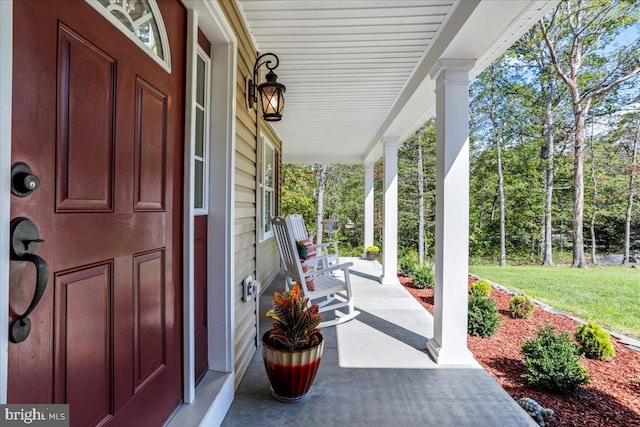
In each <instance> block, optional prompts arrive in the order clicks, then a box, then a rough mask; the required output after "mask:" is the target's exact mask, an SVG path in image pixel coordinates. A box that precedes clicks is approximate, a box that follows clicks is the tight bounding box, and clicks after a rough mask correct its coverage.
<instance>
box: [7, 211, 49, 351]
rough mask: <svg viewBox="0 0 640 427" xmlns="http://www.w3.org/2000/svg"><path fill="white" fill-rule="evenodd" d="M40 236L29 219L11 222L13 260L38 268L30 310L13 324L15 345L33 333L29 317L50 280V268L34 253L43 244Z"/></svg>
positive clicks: (12, 334) (12, 336) (12, 331)
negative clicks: (29, 263) (39, 244)
mask: <svg viewBox="0 0 640 427" xmlns="http://www.w3.org/2000/svg"><path fill="white" fill-rule="evenodd" d="M42 241H43V240H42V239H40V236H39V235H38V229H37V228H36V226H35V225H34V224H33V223H32V222H31V221H30V220H29V219H27V218H15V219H14V220H12V221H11V260H13V261H27V262H31V263H33V265H35V267H36V290H35V292H34V294H33V299H32V300H31V304H29V308H27V311H25V312H24V313H23V314H22V315H20V316H18V318H17V319H15V320H14V321H13V322H12V323H11V330H10V337H11V340H12V341H13V342H15V343H19V342H22V341H24V340H25V339H27V337H28V336H29V333H30V332H31V319H29V317H28V316H29V315H30V314H31V312H32V311H33V310H34V309H35V308H36V307H37V305H38V303H39V302H40V299H41V298H42V295H44V291H45V290H46V289H47V281H48V280H49V266H48V265H47V262H46V261H45V260H44V259H43V258H42V257H40V256H38V255H36V254H35V253H34V252H35V251H36V249H37V247H38V243H40V242H42Z"/></svg>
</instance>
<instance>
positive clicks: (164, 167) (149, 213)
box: [8, 0, 185, 426]
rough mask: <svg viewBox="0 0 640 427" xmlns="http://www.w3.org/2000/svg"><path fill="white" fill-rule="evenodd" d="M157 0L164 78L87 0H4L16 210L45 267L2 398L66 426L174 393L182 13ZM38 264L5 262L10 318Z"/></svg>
mask: <svg viewBox="0 0 640 427" xmlns="http://www.w3.org/2000/svg"><path fill="white" fill-rule="evenodd" d="M136 3H137V2H136V1H133V0H132V1H131V2H130V3H129V2H127V4H128V5H129V4H130V5H135V4H136ZM158 3H159V7H160V11H161V13H162V16H163V18H164V23H165V25H166V28H167V32H168V39H169V45H170V49H171V50H170V52H171V58H172V60H173V61H172V71H171V73H168V72H167V71H165V70H164V69H163V68H162V67H161V66H160V65H158V64H157V63H156V62H155V61H154V60H153V59H151V57H149V56H148V55H147V54H146V53H145V52H143V51H142V50H141V48H140V47H138V46H136V45H135V44H134V43H133V42H131V40H129V39H128V38H127V37H126V36H125V35H123V34H122V33H121V32H120V30H118V29H117V28H116V27H114V25H113V24H111V23H110V22H108V21H107V20H106V19H105V18H104V17H102V16H101V15H100V14H99V13H97V12H96V11H95V10H94V9H93V8H92V7H91V6H89V5H87V4H86V3H85V2H84V1H73V2H71V1H68V0H58V1H54V0H47V1H16V2H14V63H13V67H14V68H13V138H12V161H13V162H25V163H27V164H28V165H29V166H30V167H31V169H32V171H33V173H34V174H35V175H37V176H38V177H39V179H40V182H41V185H40V188H38V189H37V190H36V191H35V192H33V193H32V194H31V195H29V196H27V197H24V198H21V197H17V196H13V195H12V202H11V217H12V218H17V217H25V218H29V219H30V220H31V221H32V222H33V223H34V224H35V225H36V227H37V228H38V230H39V234H40V237H41V238H42V239H44V242H42V243H40V244H39V247H38V248H37V255H39V256H40V257H42V258H43V259H44V260H45V261H46V262H47V263H48V267H49V277H48V286H47V288H46V291H45V293H44V296H43V297H42V299H41V301H40V303H39V305H38V306H37V307H36V308H35V310H34V311H33V312H32V314H31V315H30V316H29V318H30V319H31V333H30V335H29V337H28V338H27V339H26V340H24V341H23V342H20V343H10V345H9V378H8V380H9V402H10V403H49V402H53V403H68V404H70V411H71V424H72V425H73V426H89V425H104V424H110V425H127V426H147V425H148V426H157V425H160V424H161V423H162V422H163V421H164V420H165V419H166V418H167V417H168V416H169V414H170V413H171V411H172V410H173V409H174V408H175V407H176V405H177V404H178V403H179V402H180V400H181V396H182V393H181V383H182V379H181V373H182V360H181V348H182V345H181V319H182V314H181V298H180V297H181V292H180V289H181V279H180V277H181V261H180V260H181V247H180V243H181V201H182V167H181V164H182V153H183V111H184V103H183V93H184V59H183V58H184V45H185V41H184V33H185V11H184V9H183V7H182V6H181V4H180V3H179V2H178V1H177V0H171V1H161V2H158ZM34 271H35V268H34V266H33V264H31V263H28V262H22V261H12V262H11V278H10V315H11V319H10V321H13V320H14V319H15V318H16V317H17V316H19V315H20V314H22V313H23V312H24V311H25V310H26V308H27V307H28V306H29V303H30V301H31V299H32V297H33V293H34V282H35V273H34Z"/></svg>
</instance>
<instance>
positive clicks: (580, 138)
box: [571, 103, 587, 268]
mask: <svg viewBox="0 0 640 427" xmlns="http://www.w3.org/2000/svg"><path fill="white" fill-rule="evenodd" d="M586 113H587V111H586V109H580V106H579V104H577V103H574V114H575V124H576V136H575V143H574V156H575V158H574V159H573V186H574V188H573V262H572V263H571V267H576V268H586V267H587V262H586V260H585V258H584V233H583V225H584V118H585V115H586Z"/></svg>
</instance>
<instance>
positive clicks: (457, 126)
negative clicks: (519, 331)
mask: <svg viewBox="0 0 640 427" xmlns="http://www.w3.org/2000/svg"><path fill="white" fill-rule="evenodd" d="M473 65H474V61H469V60H446V59H441V60H440V61H439V63H438V64H436V67H435V68H434V70H433V71H432V72H431V77H432V78H434V79H435V80H436V89H435V92H436V254H435V282H436V283H435V301H434V303H435V304H434V313H435V316H434V336H433V338H432V339H431V340H429V345H428V347H427V348H428V350H429V352H430V353H431V355H432V356H433V357H434V358H435V360H436V362H437V363H438V364H445V365H468V364H474V363H475V360H474V359H473V356H472V355H471V352H470V351H469V349H468V348H467V297H468V295H467V275H468V270H469V266H468V264H469V70H471V68H472V67H473Z"/></svg>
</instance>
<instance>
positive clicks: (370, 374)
mask: <svg viewBox="0 0 640 427" xmlns="http://www.w3.org/2000/svg"><path fill="white" fill-rule="evenodd" d="M342 261H343V262H345V261H350V262H353V263H354V266H353V267H352V269H351V280H352V288H353V292H354V300H355V306H356V309H357V310H359V311H360V313H361V314H360V315H359V316H357V317H356V318H355V319H353V320H351V321H349V322H346V323H344V324H341V325H338V326H334V327H329V328H324V329H323V330H322V333H323V336H324V339H325V346H324V352H323V356H322V362H321V364H320V369H319V371H318V374H317V376H316V380H315V382H314V385H313V387H312V389H311V398H310V399H309V400H307V401H306V402H302V403H297V404H286V403H279V402H277V401H276V400H274V399H273V398H272V397H271V392H270V390H269V380H268V379H267V375H266V372H265V369H264V365H263V362H262V354H261V351H262V350H261V348H258V350H257V351H256V354H255V355H254V357H253V359H252V360H251V363H250V365H249V367H248V369H247V372H246V374H245V376H244V378H243V379H242V382H241V383H240V386H239V388H238V390H237V391H236V394H235V400H234V401H233V404H232V405H231V408H230V409H229V412H228V413H227V416H226V418H225V419H224V421H223V423H222V425H223V426H261V427H267V426H299V425H307V426H370V427H372V426H403V427H404V426H452V427H454V426H455V427H463V426H474V427H478V426H500V427H507V426H508V427H516V426H537V424H536V423H535V422H533V420H532V419H531V417H529V415H527V414H526V412H525V411H524V410H522V409H521V408H520V406H519V405H518V404H517V403H516V401H515V400H513V399H512V398H511V397H510V396H509V395H508V394H507V393H506V392H505V391H504V390H503V389H502V388H501V387H500V386H499V385H498V384H497V383H496V382H495V381H494V380H493V379H492V378H491V376H490V375H489V374H488V373H487V372H486V371H485V370H484V369H482V368H481V367H480V366H479V365H477V366H474V367H468V368H454V367H446V366H439V365H436V364H435V362H433V360H432V359H431V358H430V357H429V355H428V354H427V352H426V347H427V340H428V338H430V337H431V335H432V333H433V318H432V316H431V315H430V314H429V313H428V312H427V311H426V310H425V309H424V308H423V307H422V306H421V305H420V304H419V303H418V302H417V301H415V299H414V298H413V297H412V296H411V295H410V294H409V292H407V291H406V290H405V289H404V288H403V287H402V286H401V285H395V286H394V285H381V284H380V283H379V282H378V281H377V280H376V278H377V277H379V276H380V274H381V272H382V267H381V266H380V264H379V263H378V262H374V261H364V260H360V259H357V258H345V259H343V260H342ZM282 289H284V280H283V277H282V276H278V277H277V278H276V279H275V280H274V281H273V282H272V284H271V285H270V287H269V288H268V289H266V291H264V293H263V295H262V297H261V298H260V311H261V317H260V322H261V323H260V332H261V335H262V334H263V333H264V332H265V331H266V330H267V329H269V328H270V327H271V324H270V322H269V319H268V318H266V317H264V313H265V312H266V311H267V310H268V309H269V308H270V303H271V300H272V297H273V292H274V291H276V290H277V291H280V290H282Z"/></svg>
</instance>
